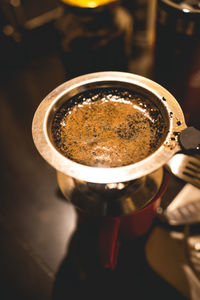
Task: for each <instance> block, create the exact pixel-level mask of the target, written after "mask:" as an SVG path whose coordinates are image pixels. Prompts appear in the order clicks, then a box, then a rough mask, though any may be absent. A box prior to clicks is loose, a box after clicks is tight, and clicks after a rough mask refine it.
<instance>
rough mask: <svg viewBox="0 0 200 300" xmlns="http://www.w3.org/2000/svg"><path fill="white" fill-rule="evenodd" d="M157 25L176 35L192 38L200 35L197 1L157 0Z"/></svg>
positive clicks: (199, 10) (198, 5) (199, 12)
mask: <svg viewBox="0 0 200 300" xmlns="http://www.w3.org/2000/svg"><path fill="white" fill-rule="evenodd" d="M157 20H158V23H160V24H162V25H164V26H168V28H169V29H170V30H171V31H172V30H173V31H175V32H177V33H183V34H185V35H188V36H193V35H196V34H198V35H199V33H200V3H199V1H198V0H182V1H176V0H159V1H158V18H157Z"/></svg>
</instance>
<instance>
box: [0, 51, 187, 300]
mask: <svg viewBox="0 0 200 300" xmlns="http://www.w3.org/2000/svg"><path fill="white" fill-rule="evenodd" d="M41 47H42V45H41ZM43 47H44V46H43ZM44 48H45V47H44ZM46 48H48V47H46ZM46 48H45V50H44V49H43V50H44V51H41V52H39V54H38V53H37V54H34V55H33V53H31V54H29V53H28V54H29V55H28V54H27V57H28V58H27V59H26V60H25V61H22V62H21V61H20V62H19V63H16V64H15V67H12V66H6V65H5V66H4V67H2V68H1V73H0V160H1V163H0V165H1V172H0V240H1V244H0V298H1V299H4V300H6V299H12V300H16V299H20V300H23V299H29V300H31V299H34V300H39V299H41V300H45V299H56V300H57V299H68V296H69V299H79V298H80V297H87V298H88V297H89V298H93V299H96V298H97V299H98V298H99V299H100V298H104V299H106V298H108V297H109V298H110V297H112V298H113V297H115V296H118V295H122V296H125V297H127V298H128V297H130V295H132V296H131V297H133V298H134V299H147V297H148V298H149V299H176V300H178V299H180V300H181V299H184V297H183V296H182V295H181V294H180V293H179V292H178V291H176V290H175V289H174V288H173V287H172V286H171V285H169V284H168V283H167V282H165V280H164V279H162V278H161V277H160V276H159V275H157V274H156V273H155V272H154V271H153V270H152V269H151V268H150V266H149V265H148V263H147V261H146V258H145V253H144V246H145V243H146V240H147V238H148V234H147V235H145V236H144V237H142V238H138V239H136V240H134V241H129V242H124V243H123V244H122V245H121V247H120V251H119V258H118V265H117V267H116V269H115V270H114V271H109V270H105V269H103V268H101V267H100V266H99V264H98V260H97V258H96V252H95V248H94V242H93V241H95V238H96V235H95V230H96V229H95V227H93V226H91V224H90V223H88V224H87V223H86V224H85V225H84V226H82V228H79V229H77V216H76V212H75V209H74V207H73V206H72V205H71V204H69V203H67V202H66V201H65V199H63V197H62V196H61V194H60V192H59V189H58V186H57V181H56V173H55V170H54V169H53V168H51V167H50V166H49V165H48V164H47V163H46V162H45V161H44V160H43V158H41V156H40V155H39V153H38V152H37V150H36V148H35V146H34V144H33V140H32V133H31V123H32V118H33V115H34V112H35V110H36V108H37V106H38V105H39V103H40V102H41V100H42V99H43V98H44V97H45V96H46V95H47V94H48V93H49V92H50V91H52V90H53V89H54V88H55V87H57V86H58V85H59V84H61V83H63V82H64V81H65V80H66V70H65V68H64V65H63V63H62V60H61V58H60V54H59V51H58V49H57V48H56V47H49V49H48V50H47V49H46ZM138 53H139V52H138ZM138 53H137V54H136V55H135V57H133V59H132V60H131V62H130V64H129V71H130V72H133V73H137V74H140V75H144V76H147V77H150V76H151V75H150V74H151V72H150V70H151V59H150V56H148V53H147V52H141V53H139V54H138ZM8 55H10V53H8ZM148 57H149V58H148ZM11 60H12V59H11ZM15 62H16V61H15ZM182 186H183V183H182V182H181V181H180V180H178V179H175V178H171V180H170V184H169V187H168V189H167V192H166V194H165V196H164V197H163V200H162V205H163V206H167V205H168V204H169V203H170V201H171V200H172V199H173V197H174V196H175V195H176V193H177V192H178V191H179V190H180V189H181V187H182Z"/></svg>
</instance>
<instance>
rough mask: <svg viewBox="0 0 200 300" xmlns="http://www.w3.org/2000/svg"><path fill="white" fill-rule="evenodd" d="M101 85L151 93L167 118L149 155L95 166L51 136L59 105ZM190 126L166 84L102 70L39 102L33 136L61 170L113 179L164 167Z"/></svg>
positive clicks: (92, 179) (97, 180) (78, 175)
mask: <svg viewBox="0 0 200 300" xmlns="http://www.w3.org/2000/svg"><path fill="white" fill-rule="evenodd" d="M101 87H123V88H127V89H129V90H132V91H136V92H138V93H140V94H143V95H145V96H147V97H148V98H149V99H150V100H151V101H152V102H153V103H154V104H156V105H157V107H158V108H159V110H160V112H161V113H162V116H163V118H164V120H165V122H166V132H165V135H164V137H163V142H162V144H161V146H160V147H159V148H158V149H157V150H156V151H155V152H153V153H152V154H151V155H149V156H147V157H146V158H145V159H143V160H141V161H139V162H137V163H134V164H130V165H126V166H122V167H111V168H103V167H91V166H86V165H82V164H79V163H76V162H74V161H72V160H70V159H68V158H66V157H65V156H63V155H62V154H61V153H60V152H59V151H58V150H57V149H56V147H55V145H54V144H53V142H52V138H51V126H52V119H53V116H54V115H55V113H56V111H57V110H58V108H59V107H60V106H61V105H62V104H63V103H64V102H66V101H67V100H69V99H71V98H72V97H73V96H75V95H77V94H79V93H80V92H83V91H87V90H88V89H94V88H101ZM185 128H186V125H185V121H184V116H183V112H182V110H181V107H180V106H179V104H178V102H177V101H176V99H175V98H174V97H173V96H172V95H171V94H170V93H169V92H168V91H167V90H166V89H165V88H163V87H162V86H160V85H159V84H157V83H156V82H154V81H152V80H149V79H147V78H145V77H142V76H139V75H134V74H130V73H125V72H98V73H91V74H86V75H83V76H79V77H77V78H74V79H72V80H69V81H67V82H65V83H63V84H62V85H60V86H58V87H57V88H56V89H55V90H53V91H52V92H51V93H50V94H49V95H48V96H47V97H46V98H45V99H44V100H43V101H42V102H41V104H40V105H39V107H38V109H37V111H36V113H35V115H34V119H33V126H32V130H33V139H34V142H35V145H36V147H37V149H38V151H39V152H40V154H41V155H42V156H43V158H44V159H45V160H46V161H47V162H48V163H49V164H50V165H52V166H53V167H54V168H55V169H56V170H57V171H59V172H61V173H64V174H66V175H69V176H72V177H74V178H76V179H79V180H84V181H88V182H94V183H113V182H126V181H130V180H135V179H137V178H140V177H142V176H146V175H147V174H150V173H152V172H153V171H155V170H157V169H158V168H160V167H162V166H163V165H164V164H165V163H166V162H167V161H168V160H169V159H170V158H171V157H172V156H173V154H174V153H176V152H177V151H179V150H180V145H179V142H178V133H179V132H181V131H182V130H183V129H185Z"/></svg>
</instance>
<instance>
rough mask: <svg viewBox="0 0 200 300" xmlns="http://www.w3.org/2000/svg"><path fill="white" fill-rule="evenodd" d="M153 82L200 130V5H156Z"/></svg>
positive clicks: (167, 1)
mask: <svg viewBox="0 0 200 300" xmlns="http://www.w3.org/2000/svg"><path fill="white" fill-rule="evenodd" d="M154 80H155V81H156V82H158V83H160V84H161V85H163V86H164V87H166V88H167V89H168V90H169V91H170V92H171V93H172V94H173V95H174V96H175V97H176V99H177V100H178V102H179V103H180V105H181V107H182V109H183V111H184V114H185V117H186V122H187V124H188V125H191V126H195V127H196V128H198V129H199V128H200V118H199V111H200V104H199V93H200V4H199V1H198V0H194V1H190V0H182V1H175V0H159V1H158V2H157V17H156V35H155V56H154Z"/></svg>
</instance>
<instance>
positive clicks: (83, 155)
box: [52, 88, 166, 167]
mask: <svg viewBox="0 0 200 300" xmlns="http://www.w3.org/2000/svg"><path fill="white" fill-rule="evenodd" d="M165 132H166V128H165V123H164V120H163V117H162V114H161V113H160V111H159V109H158V108H157V106H156V105H155V104H153V103H152V102H151V101H150V100H149V99H147V98H146V97H144V96H142V95H140V94H138V93H136V92H133V91H128V90H125V89H121V88H100V89H94V90H89V91H87V92H83V93H80V94H78V95H77V96H75V97H73V98H71V99H69V100H67V101H66V102H65V103H64V104H63V105H62V106H61V107H60V108H59V109H58V111H57V112H56V114H55V116H54V118H53V122H52V138H53V142H54V145H55V147H56V148H57V150H59V151H60V152H61V153H62V154H63V155H64V156H66V157H67V158H69V159H71V160H73V161H75V162H78V163H80V164H84V165H88V166H94V167H121V166H125V165H130V164H134V163H136V162H138V161H141V160H143V159H144V158H146V157H147V156H149V155H150V154H152V153H153V152H154V151H155V150H156V149H157V148H158V147H159V146H160V145H161V143H162V140H163V139H162V137H163V135H164V133H165Z"/></svg>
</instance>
